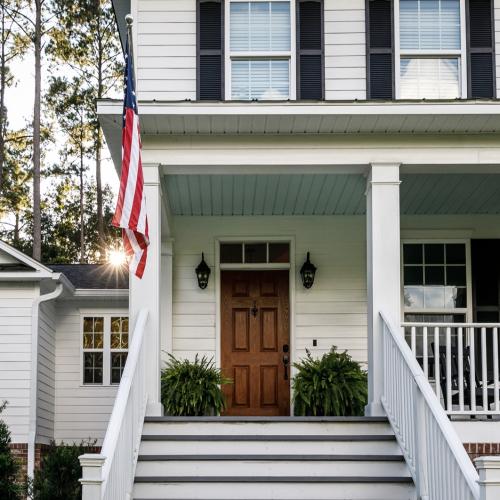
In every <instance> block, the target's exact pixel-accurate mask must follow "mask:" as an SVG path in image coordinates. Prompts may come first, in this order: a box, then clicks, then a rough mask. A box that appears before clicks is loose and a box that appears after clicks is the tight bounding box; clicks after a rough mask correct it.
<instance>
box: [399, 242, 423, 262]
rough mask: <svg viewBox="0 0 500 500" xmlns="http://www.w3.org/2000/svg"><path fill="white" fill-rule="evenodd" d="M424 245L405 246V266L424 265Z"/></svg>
mask: <svg viewBox="0 0 500 500" xmlns="http://www.w3.org/2000/svg"><path fill="white" fill-rule="evenodd" d="M422 255H423V247H422V245H420V244H419V245H414V244H411V245H404V246H403V256H404V257H403V259H404V263H405V264H422V263H423V259H422Z"/></svg>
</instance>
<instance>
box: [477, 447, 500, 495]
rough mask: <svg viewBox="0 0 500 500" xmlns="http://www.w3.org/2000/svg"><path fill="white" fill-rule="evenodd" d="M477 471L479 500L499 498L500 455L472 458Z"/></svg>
mask: <svg viewBox="0 0 500 500" xmlns="http://www.w3.org/2000/svg"><path fill="white" fill-rule="evenodd" d="M474 463H475V464H476V467H477V470H478V472H479V491H480V496H479V499H480V500H498V499H499V498H500V457H479V458H476V460H474Z"/></svg>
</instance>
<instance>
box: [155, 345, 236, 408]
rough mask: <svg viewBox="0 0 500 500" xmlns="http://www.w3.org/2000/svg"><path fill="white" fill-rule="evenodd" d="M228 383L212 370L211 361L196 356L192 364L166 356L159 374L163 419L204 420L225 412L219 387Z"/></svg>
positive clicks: (223, 400)
mask: <svg viewBox="0 0 500 500" xmlns="http://www.w3.org/2000/svg"><path fill="white" fill-rule="evenodd" d="M229 383H231V380H230V379H227V378H224V377H223V376H222V373H221V371H220V370H219V369H218V368H216V367H215V364H214V362H213V360H209V359H208V358H207V357H206V356H203V357H202V358H201V359H200V358H199V357H198V355H196V357H195V360H194V362H190V361H188V360H179V359H177V358H176V357H175V356H173V355H171V354H169V361H168V362H167V365H166V367H165V368H164V369H163V370H162V373H161V399H162V403H163V406H164V408H165V414H166V415H172V416H188V417H194V416H204V415H211V414H219V413H220V412H221V411H222V410H224V408H225V398H224V394H223V392H222V389H221V385H224V384H229Z"/></svg>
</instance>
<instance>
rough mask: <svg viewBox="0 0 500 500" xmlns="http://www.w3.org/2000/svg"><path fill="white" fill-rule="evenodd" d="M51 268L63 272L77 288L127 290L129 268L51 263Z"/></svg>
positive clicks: (108, 265) (109, 265)
mask: <svg viewBox="0 0 500 500" xmlns="http://www.w3.org/2000/svg"><path fill="white" fill-rule="evenodd" d="M49 268H50V269H52V270H53V271H55V272H58V273H63V274H64V275H65V276H66V277H67V278H68V279H69V281H71V283H72V284H73V286H74V287H75V288H77V289H78V288H80V289H86V290H127V289H128V269H127V267H126V266H119V267H116V266H112V265H111V264H51V265H49Z"/></svg>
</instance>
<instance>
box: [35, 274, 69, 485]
mask: <svg viewBox="0 0 500 500" xmlns="http://www.w3.org/2000/svg"><path fill="white" fill-rule="evenodd" d="M63 288H64V286H63V284H62V283H58V284H57V285H56V288H55V290H54V291H53V292H50V293H46V294H44V295H39V296H38V297H36V298H35V299H34V300H33V305H32V309H31V392H30V419H29V431H28V468H27V469H28V470H27V472H28V477H29V478H33V477H34V473H35V441H36V420H37V410H38V408H37V406H38V323H39V321H38V313H39V310H40V304H41V303H42V302H47V301H48V300H53V299H57V297H59V295H61V293H62V291H63Z"/></svg>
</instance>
